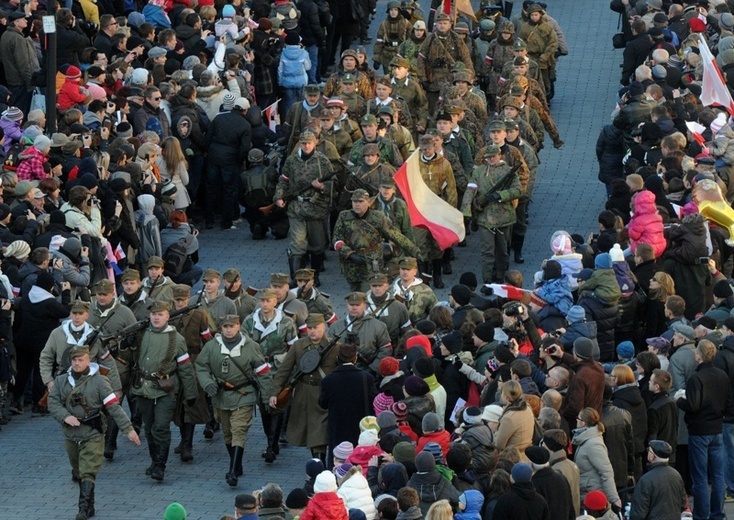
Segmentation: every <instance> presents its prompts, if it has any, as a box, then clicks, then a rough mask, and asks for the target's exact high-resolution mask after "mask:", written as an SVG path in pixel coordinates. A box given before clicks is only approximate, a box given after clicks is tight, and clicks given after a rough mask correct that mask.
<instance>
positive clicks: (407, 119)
mask: <svg viewBox="0 0 734 520" xmlns="http://www.w3.org/2000/svg"><path fill="white" fill-rule="evenodd" d="M392 90H393V85H392V79H391V78H390V76H379V77H378V78H377V80H376V81H375V97H373V98H371V99H369V100H368V101H367V108H366V112H367V113H368V114H378V113H379V111H380V109H381V108H382V107H385V106H387V107H392V108H395V106H396V102H397V101H398V100H397V99H396V98H395V97H394V96H393V95H392ZM395 121H396V122H399V123H400V124H401V125H403V126H405V127H407V128H410V129H412V128H413V118H412V117H411V115H410V111H405V112H400V113H396V120H395Z"/></svg>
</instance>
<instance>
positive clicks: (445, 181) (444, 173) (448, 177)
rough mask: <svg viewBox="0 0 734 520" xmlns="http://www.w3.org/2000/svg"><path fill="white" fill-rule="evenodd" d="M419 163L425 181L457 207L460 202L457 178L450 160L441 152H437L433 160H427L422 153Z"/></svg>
mask: <svg viewBox="0 0 734 520" xmlns="http://www.w3.org/2000/svg"><path fill="white" fill-rule="evenodd" d="M419 165H420V170H421V176H422V177H423V182H425V183H426V185H428V188H429V189H430V190H431V191H432V192H433V193H435V194H436V195H438V196H439V197H441V198H442V199H443V200H445V201H446V202H448V203H449V204H451V205H452V206H453V207H456V205H457V203H458V195H457V194H456V179H455V178H454V170H453V169H452V168H451V164H450V163H449V161H448V160H447V159H445V158H444V157H441V156H440V155H439V154H436V155H435V156H434V157H433V158H432V159H431V160H426V159H425V157H424V156H423V154H422V153H421V157H420V162H419Z"/></svg>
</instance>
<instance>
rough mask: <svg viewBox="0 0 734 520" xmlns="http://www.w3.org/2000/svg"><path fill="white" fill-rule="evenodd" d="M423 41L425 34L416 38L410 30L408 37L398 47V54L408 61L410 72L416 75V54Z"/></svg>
mask: <svg viewBox="0 0 734 520" xmlns="http://www.w3.org/2000/svg"><path fill="white" fill-rule="evenodd" d="M425 41H426V37H425V36H424V37H423V38H421V39H420V40H416V39H415V35H414V34H413V32H412V31H411V33H410V36H408V39H407V40H405V41H404V42H403V43H401V44H400V46H399V47H398V56H401V57H403V58H405V59H406V60H408V62H410V74H411V75H413V76H416V77H417V74H418V54H419V53H420V50H421V45H423V42H425Z"/></svg>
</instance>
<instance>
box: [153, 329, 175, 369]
mask: <svg viewBox="0 0 734 520" xmlns="http://www.w3.org/2000/svg"><path fill="white" fill-rule="evenodd" d="M175 349H176V330H175V329H174V330H172V331H170V332H168V349H167V350H166V357H164V358H163V361H161V364H160V366H159V367H158V371H157V374H158V376H159V377H162V376H164V375H165V376H168V375H170V374H164V371H165V369H166V367H167V366H168V365H170V364H171V362H172V361H173V356H174V350H175Z"/></svg>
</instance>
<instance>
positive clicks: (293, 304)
mask: <svg viewBox="0 0 734 520" xmlns="http://www.w3.org/2000/svg"><path fill="white" fill-rule="evenodd" d="M296 286H297V284H296ZM270 288H271V289H273V290H274V291H275V296H276V297H277V298H278V302H277V304H276V306H277V308H278V310H280V311H283V312H284V313H285V314H286V316H288V317H289V318H290V319H292V320H293V323H295V324H296V329H297V330H298V334H299V336H303V335H304V334H306V318H307V317H308V307H307V306H306V304H305V303H303V302H302V301H301V300H299V299H298V298H296V295H295V294H294V293H292V292H291V290H290V289H291V287H290V284H289V281H288V275H287V274H285V273H272V274H271V275H270Z"/></svg>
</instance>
